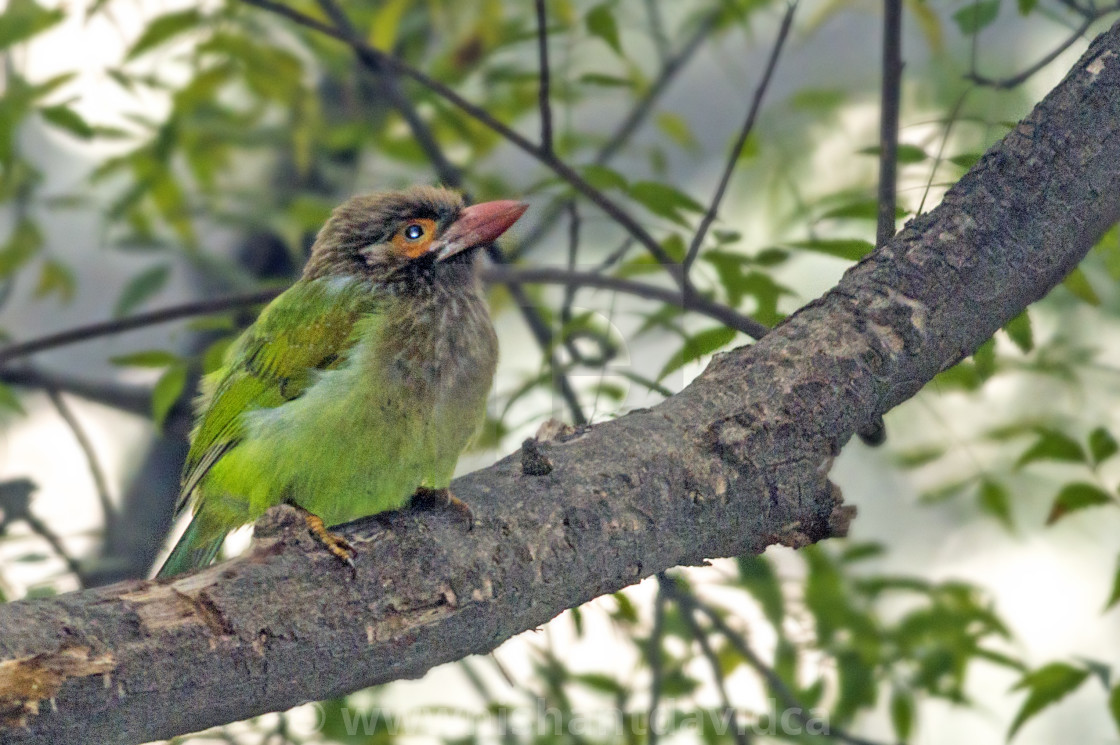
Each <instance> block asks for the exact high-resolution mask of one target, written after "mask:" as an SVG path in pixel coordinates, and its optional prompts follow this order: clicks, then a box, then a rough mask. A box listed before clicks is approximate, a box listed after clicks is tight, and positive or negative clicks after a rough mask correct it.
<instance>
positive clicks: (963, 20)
mask: <svg viewBox="0 0 1120 745" xmlns="http://www.w3.org/2000/svg"><path fill="white" fill-rule="evenodd" d="M998 15H999V0H982V1H978V2H974V3H972V4H971V5H966V6H964V7H963V8H961V9H960V10H958V11H957V12H956V13H954V14H953V20H954V21H955V22H956V24H957V28H959V29H960V30H961V33H962V34H964V35H965V36H972V35H974V34H976V33H977V32H979V31H980V30H981V29H982V28H984V27H985V26H989V25H991V23H992V22H993V21H995V19H996V16H998Z"/></svg>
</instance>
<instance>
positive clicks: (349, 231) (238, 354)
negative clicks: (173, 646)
mask: <svg viewBox="0 0 1120 745" xmlns="http://www.w3.org/2000/svg"><path fill="white" fill-rule="evenodd" d="M527 206H528V205H526V204H525V203H523V202H520V201H516V200H499V201H492V202H484V203H481V204H475V205H473V206H467V205H466V203H465V201H464V199H463V197H462V195H460V194H459V193H458V192H456V191H453V190H450V189H445V188H441V187H433V186H414V187H411V188H408V189H404V190H401V191H386V192H377V193H373V194H363V195H358V196H354V197H351V198H350V199H348V200H347V201H345V202H344V203H342V204H341V205H340V206H338V207H337V208H336V209H335V210H334V211H333V212H332V214H331V216H330V217H329V219H328V220H327V221H326V223H325V224H324V225H323V227H322V229H321V230H320V231H319V233H318V235H317V236H316V239H315V242H314V243H313V245H312V247H311V253H310V256H309V258H308V260H307V263H306V265H305V267H304V269H303V273H302V275H301V276H300V278H299V279H298V280H297V281H296V282H295V283H294V284H292V285H291V286H290V287H289V288H288V289H286V290H285V291H284V292H283V293H281V294H280V295H278V296H277V297H276V298H274V299H273V300H272V301H271V302H270V303H269V304H268V305H267V306H265V308H264V309H263V310H262V311H261V313H260V315H259V316H258V317H257V319H256V321H254V322H253V324H252V325H250V326H249V327H248V328H247V329H246V330H245V331H244V332H243V333H242V334H241V335H240V337H239V338H238V339H237V340H236V341H235V342H233V343H232V344H231V345H230V348H229V350H228V351H227V353H226V356H225V358H224V362H223V364H222V366H221V367H220V368H219V369H217V370H215V371H214V372H212V373H210V374H209V375H207V376H205V377H204V378H203V380H202V383H201V385H200V393H199V396H198V398H197V399H196V402H195V424H194V427H193V429H192V431H191V444H190V449H189V452H188V454H187V458H186V462H185V464H184V467H183V474H182V481H181V487H180V494H179V502H178V505H177V507H176V514H180V513H182V512H184V511H185V510H186V509H187V507H188V506H189V507H190V508H191V510H192V513H193V517H192V519H191V522H190V524H189V525H188V526H187V529H186V531H185V532H184V533H183V536H182V537H181V538H180V539H179V541H178V543H176V545H175V547H174V548H173V549H172V550H171V553H170V555H169V556H168V558H167V559H166V561H165V562H164V564H163V565H162V567H161V568H160V570H159V572H158V573H157V575H156V577H157V578H166V577H171V576H174V575H177V574H180V573H182V572H185V571H188V570H191V569H194V568H199V567H203V566H206V565H208V564H209V563H210V562H212V561H213V560H214V558H215V556H216V555H217V553H218V550H219V549H220V547H221V545H222V542H223V539H224V538H225V536H226V534H227V533H229V532H230V531H231V530H233V529H235V528H237V527H239V526H241V525H245V524H248V523H251V522H253V521H255V520H256V519H257V518H259V517H260V516H261V515H263V514H264V513H265V512H266V511H267V510H268V509H269V508H270V507H273V506H275V505H278V504H282V503H287V504H290V505H292V506H294V507H295V508H296V509H297V510H300V511H301V512H302V513H303V515H304V518H305V520H306V523H307V527H308V529H309V530H310V531H311V533H312V534H313V535H314V536H315V537H316V538H317V539H318V540H319V541H320V542H321V543H322V545H323V546H324V547H325V548H326V549H327V550H328V551H330V553H331V554H333V555H334V556H336V557H337V558H338V559H339V560H341V561H343V562H346V563H347V564H349V565H350V566H351V568H352V569H353V566H354V565H353V561H352V560H353V557H354V550H353V547H352V546H350V544H349V543H347V541H346V540H345V539H344V538H342V537H341V536H339V535H337V534H335V533H332V532H330V531H329V530H327V528H328V527H331V526H335V525H339V524H342V523H346V522H350V521H352V520H356V519H358V518H360V517H365V516H367V515H372V514H376V513H379V512H384V511H388V510H396V509H400V508H402V507H404V506H405V505H406V504H408V503H409V500H410V499H413V500H414V501H415V502H419V503H421V504H427V505H431V504H444V505H450V506H452V507H455V508H458V509H462V510H465V511H466V513H467V514H468V515H469V508H467V507H466V505H464V504H463V503H462V502H459V501H458V500H457V499H456V498H455V497H454V496H453V495H452V494H451V492H450V489H449V485H450V482H451V476H452V474H453V472H454V470H455V465H456V462H457V461H458V458H459V455H460V454H461V453H462V451H463V449H464V448H465V447H466V446H467V445H468V444H469V442H470V440H471V439H472V438H473V437H474V435H475V434H476V432H477V430H478V429H479V427H480V425H481V423H482V421H483V419H484V417H485V410H486V400H487V398H488V395H489V391H490V385H491V382H492V380H493V377H494V371H495V368H496V366H497V360H498V347H497V337H496V335H495V333H494V328H493V325H492V324H491V321H490V315H489V312H488V309H487V306H486V302H485V299H484V297H483V295H482V289H481V284H480V282H479V279H478V276H477V269H476V260H477V257H478V253H479V252H478V250H477V249H479V248H480V247H483V246H488V245H490V244H491V243H493V241H494V240H495V239H496V238H497V237H498V236H500V235H501V234H502V233H504V232H505V231H506V230H507V229H509V227H510V226H511V225H513V223H514V222H516V221H517V220H518V218H520V217H521V215H522V214H523V213H524V212H525V210H526V208H527Z"/></svg>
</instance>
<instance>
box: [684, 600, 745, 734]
mask: <svg viewBox="0 0 1120 745" xmlns="http://www.w3.org/2000/svg"><path fill="white" fill-rule="evenodd" d="M669 581H670V582H673V588H672V590H671V595H672V597H674V598H678V597H679V596H680V595H683V594H687V593H688V591H687V590H682V589H681V588H680V587H678V586H677V585H676V582H675V581H674V580H673V579H672V578H670V579H669ZM677 604H678V605H680V609H681V618H682V620H683V621H684V623H685V625H686V626H688V630H689V633H691V634H692V638H693V639H695V640H696V642H697V643H698V644H699V645H700V652H701V653H702V654H703V655H704V659H705V660H707V661H708V666H709V667H710V668H712V678H713V679H714V680H715V684H716V690H717V691H719V698H720V703H721V705H722V706H723V714H724V716H725V717H727V718H728V723H729V724H730V729H731V733H732V735H733V736H734V737H735V742H736V743H737V744H738V745H748V743H749V738H748V737H747V733H746V731H745V730H744V729H743V728H742V727H740V726H739V720H738V714H737V713H736V711H735V707H734V706H733V705H732V703H731V697H730V696H729V695H728V694H727V683H726V681H725V680H724V675H723V666H722V665H721V664H720V662H719V658H718V657H716V653H715V650H713V649H712V645H711V642H709V641H708V634H707V632H706V631H705V630H704V629H702V628H701V627H700V623H699V622H698V621H697V620H696V613H697V610H696V607H695V606H691V607H690V606H688V605H681V604H680V602H679V601H678V603H677Z"/></svg>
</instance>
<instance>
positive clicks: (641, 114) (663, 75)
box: [509, 11, 719, 260]
mask: <svg viewBox="0 0 1120 745" xmlns="http://www.w3.org/2000/svg"><path fill="white" fill-rule="evenodd" d="M718 14H719V12H718V11H717V12H715V13H712V14H711V15H709V16H708V17H706V18H705V19H704V21H703V22H701V24H700V26H699V28H697V30H696V33H694V34H693V35H692V36H691V37H690V38H689V40H688V42H687V43H685V45H684V47H683V48H682V49H681V51H680V52H679V53H678V54H677V55H676V56H675V57H673V58H672V59H671V60H669V62H668V63H666V65H665V66H664V67H663V68H662V70H661V72H660V73H659V74H658V76H657V79H656V80H654V81H653V84H652V85H650V87H649V90H648V91H647V92H646V94H645V95H644V96H643V97H642V99H641V100H640V101H638V103H636V104H635V105H634V107H633V108H632V109H630V112H629V113H628V114H627V115H626V117H625V118H624V119H623V120H622V122H621V123H620V124H619V126H618V128H617V129H615V132H614V134H613V135H611V136H610V138H609V139H608V140H607V141H606V143H604V144H603V146H602V147H601V148H599V151H598V152H597V153H596V155H595V158H594V159H593V160H592V162H593V163H595V165H600V166H601V165H605V164H606V163H608V162H609V161H610V160H611V159H612V158H613V157H614V156H615V155H617V154H618V152H619V151H620V150H621V149H622V147H623V145H625V144H626V143H627V142H628V141H629V140H630V138H631V137H632V136H633V135H634V132H635V131H637V129H638V127H639V126H640V125H641V124H642V122H644V121H645V120H646V117H648V116H649V113H650V112H651V111H652V110H653V105H654V104H655V103H656V102H657V100H658V99H659V98H660V97H661V94H662V93H664V92H665V89H666V88H668V87H669V83H671V82H672V81H673V79H674V78H675V77H676V76H677V73H678V72H680V71H681V69H683V68H684V66H685V64H686V63H687V62H688V61H689V60H691V59H692V57H693V56H694V55H695V54H696V51H697V50H698V49H699V48H700V45H701V44H702V43H703V42H704V40H705V39H707V38H708V36H709V35H710V34H711V33H712V31H713V30H714V29H715V28H716V17H717V16H718ZM564 203H565V200H559V199H558V200H555V201H553V203H552V204H551V205H550V206H549V207H547V208H546V209H545V211H544V214H543V215H541V216H540V217H539V218H538V219H537V224H536V225H535V226H534V227H533V229H532V230H531V231H529V232H528V233H527V234H526V235H525V236H524V237H523V238H522V240H521V242H520V243H519V244H518V247H517V250H515V251H513V252H512V253H510V255H509V258H510V259H511V260H514V259H517V258H519V257H521V256H523V255H524V254H525V253H526V248H527V247H530V246H535V245H536V244H537V243H539V242H540V240H541V238H543V237H544V236H545V234H546V233H548V231H549V230H550V229H551V228H552V226H553V225H555V224H556V221H557V220H558V219H559V218H560V216H561V215H562V214H563V213H564Z"/></svg>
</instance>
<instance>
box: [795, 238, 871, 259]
mask: <svg viewBox="0 0 1120 745" xmlns="http://www.w3.org/2000/svg"><path fill="white" fill-rule="evenodd" d="M788 245H789V246H791V247H793V248H801V249H804V250H806V251H815V252H816V253H820V254H824V255H826V256H835V257H837V258H840V259H845V260H847V261H859V260H860V259H862V258H863V257H864V256H866V255H867V254H868V253H869V252H870V251H871V250H872V249H873V248H875V246H874V244H872V243H868V242H867V241H863V240H860V239H858V238H833V239H826V238H817V239H815V240H811V241H798V242H796V243H790V244H788Z"/></svg>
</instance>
